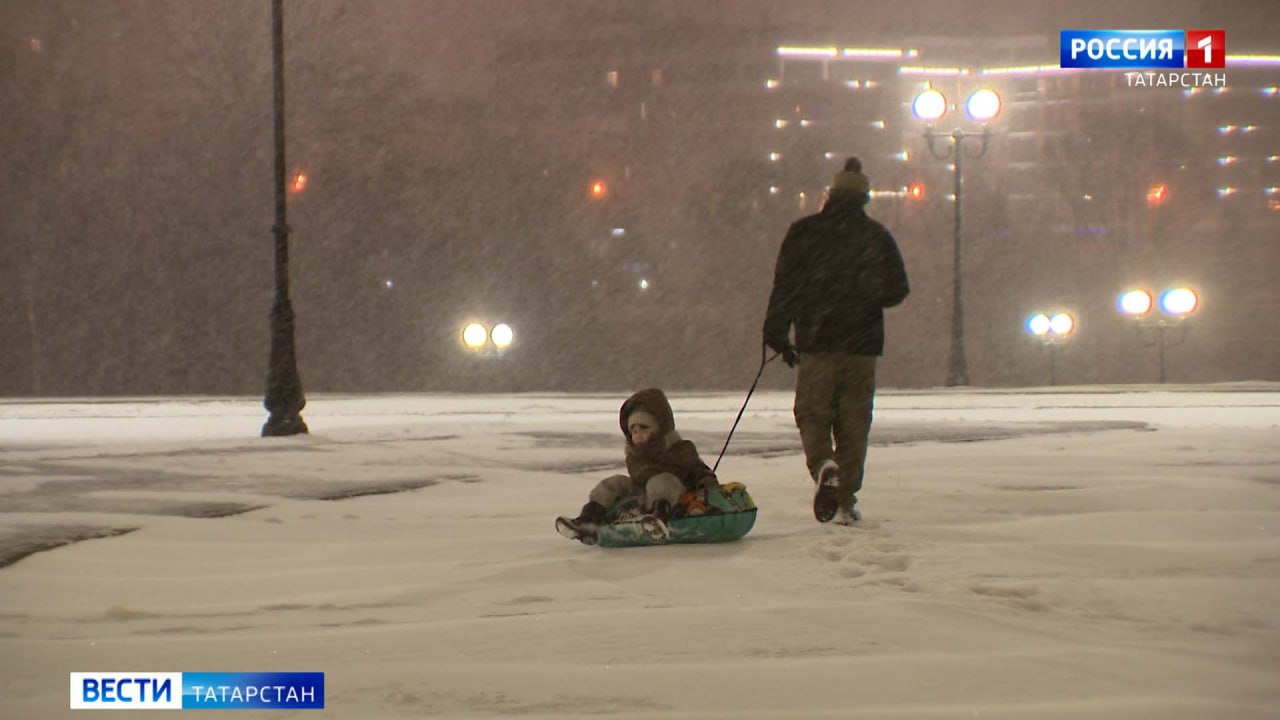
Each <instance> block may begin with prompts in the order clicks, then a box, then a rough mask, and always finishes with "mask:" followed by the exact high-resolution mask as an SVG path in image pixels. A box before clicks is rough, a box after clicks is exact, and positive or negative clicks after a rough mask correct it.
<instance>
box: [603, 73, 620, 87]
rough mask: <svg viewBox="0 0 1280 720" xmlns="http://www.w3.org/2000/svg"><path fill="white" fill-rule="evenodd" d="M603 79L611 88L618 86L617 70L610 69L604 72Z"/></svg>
mask: <svg viewBox="0 0 1280 720" xmlns="http://www.w3.org/2000/svg"><path fill="white" fill-rule="evenodd" d="M604 81H605V82H606V83H608V84H609V87H611V88H616V87H618V71H617V70H610V71H609V72H607V73H605V74H604Z"/></svg>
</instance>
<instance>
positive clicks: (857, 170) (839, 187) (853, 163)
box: [831, 157, 871, 195]
mask: <svg viewBox="0 0 1280 720" xmlns="http://www.w3.org/2000/svg"><path fill="white" fill-rule="evenodd" d="M870 190H871V181H870V180H868V179H867V176H866V175H863V174H862V161H861V160H859V159H858V158H856V157H851V158H849V159H848V160H845V161H844V170H841V171H840V172H838V173H836V174H835V176H834V177H832V178H831V194H832V195H836V194H838V193H849V194H852V195H866V194H867V193H868V192H869V191H870Z"/></svg>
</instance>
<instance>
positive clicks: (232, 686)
mask: <svg viewBox="0 0 1280 720" xmlns="http://www.w3.org/2000/svg"><path fill="white" fill-rule="evenodd" d="M323 708H324V673H322V672H270V673H252V672H181V673H175V672H97V673H95V672H73V673H71V709H72V710H179V709H181V710H320V709H323Z"/></svg>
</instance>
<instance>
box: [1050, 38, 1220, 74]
mask: <svg viewBox="0 0 1280 720" xmlns="http://www.w3.org/2000/svg"><path fill="white" fill-rule="evenodd" d="M1059 35H1060V38H1061V41H1060V43H1059V56H1060V57H1059V59H1060V61H1061V62H1060V66H1061V67H1064V68H1110V69H1125V70H1141V69H1182V68H1184V67H1188V68H1223V67H1226V66H1227V33H1226V31H1225V30H1187V31H1185V32H1184V31H1182V30H1062V31H1061V32H1060V34H1059Z"/></svg>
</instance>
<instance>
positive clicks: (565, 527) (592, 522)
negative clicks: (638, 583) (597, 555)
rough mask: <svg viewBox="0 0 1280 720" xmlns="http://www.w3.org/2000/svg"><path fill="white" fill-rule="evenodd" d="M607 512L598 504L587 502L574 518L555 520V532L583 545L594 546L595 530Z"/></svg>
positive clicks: (602, 521)
mask: <svg viewBox="0 0 1280 720" xmlns="http://www.w3.org/2000/svg"><path fill="white" fill-rule="evenodd" d="M607 512H608V511H607V510H605V507H604V506H603V505H601V504H600V503H598V502H595V501H592V502H589V503H587V504H586V505H583V506H582V512H580V513H578V517H576V518H569V517H564V516H563V515H562V516H560V517H558V518H556V532H558V533H560V534H561V535H563V536H565V537H567V538H569V539H570V540H577V541H579V542H581V543H582V544H584V545H595V544H596V530H597V529H599V527H600V526H601V525H603V524H604V521H605V515H606V513H607Z"/></svg>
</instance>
